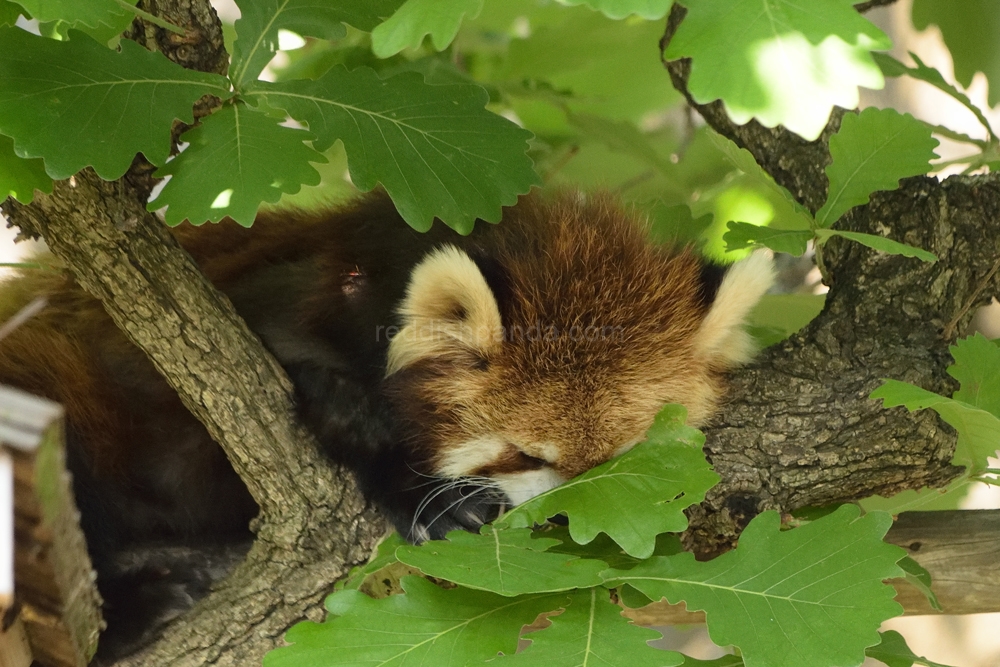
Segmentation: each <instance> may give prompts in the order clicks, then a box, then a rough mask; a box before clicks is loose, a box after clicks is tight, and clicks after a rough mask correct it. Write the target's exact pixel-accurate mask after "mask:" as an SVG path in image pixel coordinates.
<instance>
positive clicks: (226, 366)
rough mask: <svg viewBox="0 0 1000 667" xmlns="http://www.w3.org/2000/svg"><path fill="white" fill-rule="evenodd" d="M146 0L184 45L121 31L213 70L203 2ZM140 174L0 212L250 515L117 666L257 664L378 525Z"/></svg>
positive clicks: (90, 183)
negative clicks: (222, 562)
mask: <svg viewBox="0 0 1000 667" xmlns="http://www.w3.org/2000/svg"><path fill="white" fill-rule="evenodd" d="M153 4H154V2H150V3H148V4H147V6H146V7H145V8H146V9H148V10H152V11H155V12H158V13H159V14H160V15H162V16H164V17H165V18H167V19H168V20H170V21H171V22H173V23H175V24H177V25H181V26H183V27H185V28H186V29H187V31H188V32H187V37H186V38H184V39H181V40H178V39H176V37H177V36H176V35H173V34H172V33H169V32H166V31H162V30H160V29H158V28H153V29H151V30H146V29H145V27H143V28H141V29H135V30H134V31H133V34H134V35H135V36H140V37H141V38H142V39H143V41H145V43H146V44H147V46H152V45H153V42H155V43H156V44H157V48H159V50H161V51H163V52H164V53H165V54H166V55H167V56H168V57H171V58H174V59H176V60H179V61H180V62H182V64H185V65H187V66H196V67H198V68H199V69H209V70H213V71H219V68H220V63H221V62H223V61H222V60H221V59H220V58H223V57H224V56H225V52H224V51H221V56H220V55H219V54H220V49H221V30H220V26H219V25H218V18H217V17H216V15H215V12H214V10H212V9H211V6H210V5H209V3H208V1H207V0H176V1H171V2H166V1H164V0H155V5H156V6H155V7H153V6H151V5H153ZM206 21H208V22H210V23H205V22H206ZM188 42H191V44H188ZM202 42H204V44H203V43H202ZM206 44H214V45H215V48H204V47H205V45H206ZM186 47H190V48H186ZM198 54H201V55H200V56H199V55H198ZM223 69H224V67H223ZM205 103H206V104H207V105H209V106H210V105H211V104H212V102H211V100H207V101H205ZM150 173H151V170H150V169H149V167H148V165H145V164H144V163H142V162H140V161H139V160H137V164H136V165H135V166H134V167H133V168H132V169H131V170H130V172H129V173H128V174H126V176H125V177H123V178H122V179H120V180H118V181H114V182H106V181H102V180H101V179H100V178H98V177H97V175H96V174H94V173H93V172H92V171H91V170H89V169H88V170H85V171H83V172H81V173H79V174H77V175H76V176H74V177H73V178H71V179H69V180H68V181H62V182H58V183H56V184H55V187H54V191H53V193H52V195H50V196H39V197H38V198H37V199H36V200H35V202H33V203H32V204H31V205H29V206H23V205H20V204H18V202H16V201H14V200H12V199H11V200H8V201H7V202H6V203H5V205H4V212H5V213H6V215H7V216H8V218H9V219H10V221H11V223H12V224H15V225H17V226H18V227H19V228H20V229H21V232H22V234H26V235H37V236H41V237H42V238H44V240H45V241H46V243H47V244H48V246H49V248H50V249H51V250H52V252H53V253H54V254H55V255H56V256H58V257H59V258H60V259H61V260H63V261H64V262H65V264H66V266H68V267H70V269H71V271H72V273H73V275H74V277H75V279H76V280H77V281H78V282H79V283H80V285H82V286H83V287H84V288H85V289H87V290H88V291H89V292H91V293H92V294H94V295H95V296H97V297H98V298H100V299H101V301H102V303H103V304H104V307H105V309H106V310H107V311H108V313H109V315H110V316H111V317H112V319H113V320H114V321H115V323H116V324H117V325H118V326H119V327H120V328H121V329H122V330H123V331H124V332H125V333H126V334H127V335H128V337H129V339H130V340H131V341H132V342H133V343H135V344H136V345H137V346H138V347H139V348H141V349H142V350H143V351H144V352H145V353H146V354H147V355H148V356H149V358H150V359H151V360H152V361H153V363H154V364H155V366H156V367H157V369H158V370H159V371H160V373H162V374H163V376H164V377H165V378H166V379H167V381H168V382H169V383H170V385H171V386H172V387H173V388H174V389H176V390H177V392H178V394H179V396H180V397H181V400H182V401H183V402H184V404H185V405H186V406H187V407H188V409H189V410H191V412H192V413H194V414H195V416H197V417H198V418H199V419H200V420H201V421H202V422H203V423H204V424H205V426H206V427H207V428H208V431H209V433H211V435H212V437H213V438H214V439H215V440H216V441H217V442H218V443H219V444H220V445H221V446H222V447H223V449H224V450H225V451H226V454H227V455H228V457H229V459H230V461H231V462H232V464H233V466H234V467H235V469H236V471H237V472H238V473H239V475H240V477H241V478H242V479H243V481H244V482H245V483H246V484H247V487H248V488H249V489H250V492H251V494H252V495H253V497H254V499H255V500H256V501H257V503H258V505H259V506H260V508H261V514H260V516H259V517H258V519H257V520H256V523H255V528H256V532H257V539H256V541H255V543H254V545H253V547H252V548H251V550H250V552H249V554H248V555H247V558H246V560H245V561H244V562H243V564H242V565H240V566H239V567H238V568H237V569H236V571H235V572H234V573H233V574H232V575H231V576H230V577H229V578H228V579H226V581H225V582H224V583H223V584H222V585H221V586H220V588H219V589H218V590H217V591H215V592H213V593H212V594H211V595H210V596H209V597H207V598H206V599H204V600H202V601H201V602H200V603H199V604H198V605H197V606H196V607H195V608H194V609H193V610H192V611H191V612H190V613H188V614H187V615H185V616H184V617H183V619H181V621H180V622H178V623H175V624H173V625H172V626H170V627H169V628H168V630H167V632H166V634H165V636H164V637H163V639H162V640H161V641H159V642H158V643H156V644H154V645H153V646H151V647H149V648H148V649H147V650H145V651H142V652H141V653H139V654H137V655H134V656H132V657H130V658H129V659H127V660H125V661H123V662H121V663H119V664H123V665H137V666H138V665H150V664H154V665H191V666H192V667H194V666H196V665H197V666H201V665H205V664H218V665H245V664H253V663H259V661H260V659H261V657H262V656H263V654H264V653H265V652H266V651H268V650H270V649H271V648H273V647H274V646H275V645H276V644H277V643H278V642H280V640H281V636H282V634H283V633H284V631H285V630H286V629H287V628H288V626H289V625H291V624H292V623H294V622H295V621H297V620H300V619H302V618H304V617H307V616H312V617H314V618H315V617H317V616H318V615H321V614H322V609H321V606H320V600H321V599H322V597H323V596H324V595H325V594H326V593H328V592H329V590H330V588H331V585H332V582H334V581H335V580H336V579H338V578H339V577H341V576H343V575H344V574H345V573H346V572H347V571H348V570H349V569H350V568H351V567H352V566H354V565H356V564H358V563H361V562H364V561H365V560H366V559H367V557H368V555H369V554H370V553H371V551H372V548H373V547H374V545H375V543H376V542H377V540H378V538H379V537H380V536H381V535H382V534H384V533H385V530H386V525H385V523H384V521H383V520H382V519H381V517H380V516H379V515H378V514H377V512H376V511H375V510H374V508H372V507H371V506H369V505H368V504H367V503H366V502H365V500H364V499H363V498H362V496H361V495H360V493H359V491H358V489H357V487H356V485H355V484H354V480H353V478H352V477H351V476H350V474H349V473H347V472H346V471H345V470H342V469H339V468H337V467H334V466H332V465H331V464H330V463H329V462H328V461H327V459H325V458H324V457H323V456H322V455H321V454H320V453H319V449H318V447H317V445H316V443H315V441H314V439H313V437H312V436H311V435H310V433H309V432H308V431H307V430H306V429H305V428H304V427H303V426H302V425H301V424H299V423H298V421H297V419H296V416H295V411H294V405H293V400H292V393H291V383H290V382H289V380H288V378H287V377H286V376H285V374H284V371H283V370H282V369H281V367H280V366H279V365H278V363H277V362H276V361H275V360H274V359H273V358H272V357H271V355H270V354H269V353H268V352H267V351H266V350H265V349H264V347H263V346H262V345H261V343H260V340H259V339H258V338H257V337H256V336H255V335H254V334H253V333H252V332H251V331H250V330H249V329H248V328H247V327H246V324H245V323H244V322H243V321H242V319H240V318H239V316H238V315H237V314H236V312H235V310H234V309H233V307H232V305H231V304H230V303H229V300H228V299H227V298H226V297H225V296H224V295H222V294H220V293H219V292H217V291H216V290H215V289H214V288H213V287H212V285H211V284H210V283H209V282H208V281H207V280H206V279H205V278H204V277H203V276H202V275H201V273H200V272H199V270H198V268H197V266H196V265H195V264H194V262H193V260H192V259H191V258H190V256H188V255H187V253H186V252H184V251H183V250H182V249H181V248H180V247H179V246H178V244H177V243H176V242H175V241H174V239H173V237H172V236H171V235H170V234H169V232H168V231H167V229H166V228H165V227H164V225H163V224H162V223H161V222H160V221H159V220H158V219H157V218H156V217H155V216H154V215H153V214H151V213H149V212H147V211H146V209H145V202H146V199H147V196H148V192H149V185H150V184H151V179H150Z"/></svg>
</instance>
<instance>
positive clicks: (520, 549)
mask: <svg viewBox="0 0 1000 667" xmlns="http://www.w3.org/2000/svg"><path fill="white" fill-rule="evenodd" d="M557 544H559V540H553V539H549V538H532V536H531V530H530V529H528V528H523V529H511V530H497V529H495V528H493V527H492V526H484V527H483V529H482V534H480V535H475V534H473V533H467V532H465V531H458V530H456V531H452V532H451V533H448V537H447V539H445V540H434V541H431V542H424V543H423V544H421V545H420V546H404V547H400V548H399V549H397V550H396V557H397V558H398V559H399V560H400V561H401V562H403V563H406V564H407V565H410V566H412V567H415V568H418V569H419V570H420V571H421V572H423V573H424V574H426V575H429V576H432V577H438V578H439V579H447V580H448V581H451V582H454V583H456V584H459V585H461V586H465V587H466V588H475V589H477V590H482V591H490V592H493V593H499V594H500V595H507V596H512V595H522V594H524V593H548V592H555V591H566V590H569V589H571V588H582V587H586V586H597V585H598V584H600V583H601V582H602V581H603V579H601V576H600V573H601V572H602V571H603V570H606V569H607V564H606V563H604V562H603V561H600V560H593V559H584V558H577V557H576V556H568V555H566V554H559V553H548V552H546V551H545V549H546V548H548V547H550V546H553V545H557Z"/></svg>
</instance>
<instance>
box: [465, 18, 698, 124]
mask: <svg viewBox="0 0 1000 667" xmlns="http://www.w3.org/2000/svg"><path fill="white" fill-rule="evenodd" d="M489 6H490V5H489V4H487V9H486V10H484V11H488V9H489ZM550 6H551V7H553V8H556V9H558V11H559V14H557V15H555V17H554V18H552V20H551V21H548V22H542V23H541V25H539V26H538V27H537V29H536V28H535V22H534V19H532V23H531V26H532V32H531V35H530V36H529V37H528V38H527V39H515V40H513V41H512V42H511V43H510V47H509V48H508V50H507V56H506V58H505V59H504V61H503V64H502V65H501V66H500V67H499V68H497V70H495V71H494V72H493V73H492V75H493V78H492V81H493V82H495V83H498V84H508V87H510V86H509V83H510V82H525V81H528V82H531V83H532V84H533V85H534V87H535V88H536V89H541V90H547V89H548V90H551V91H552V92H553V93H556V94H557V97H556V99H558V100H560V102H561V103H562V104H565V106H567V107H569V108H570V109H571V110H572V111H574V112H587V113H590V114H592V115H595V116H603V117H605V118H613V119H618V120H628V121H631V122H633V123H641V122H642V119H643V117H644V116H645V115H646V114H648V113H650V112H656V113H659V112H660V111H661V110H662V109H664V108H666V107H667V106H668V105H670V104H671V103H672V102H676V101H677V99H678V93H677V91H675V90H674V89H673V87H672V86H671V85H670V79H669V77H667V78H665V77H664V76H663V66H662V65H661V64H660V63H659V61H658V60H657V58H656V57H655V56H654V57H650V55H649V53H648V52H647V51H646V50H645V49H643V48H634V49H632V48H622V45H623V44H635V45H641V44H656V43H657V41H658V40H659V39H660V37H662V36H663V26H662V25H660V24H659V23H657V22H653V21H614V20H612V19H609V18H607V17H606V16H604V15H603V14H600V13H598V12H593V11H590V10H588V9H587V8H586V7H558V5H550ZM532 16H534V15H532ZM654 48H655V47H654ZM519 113H520V112H519Z"/></svg>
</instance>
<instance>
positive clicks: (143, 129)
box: [0, 28, 229, 180]
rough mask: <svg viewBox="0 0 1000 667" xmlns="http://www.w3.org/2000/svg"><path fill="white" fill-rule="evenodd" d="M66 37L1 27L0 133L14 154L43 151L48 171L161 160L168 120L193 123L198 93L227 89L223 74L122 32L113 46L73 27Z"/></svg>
mask: <svg viewBox="0 0 1000 667" xmlns="http://www.w3.org/2000/svg"><path fill="white" fill-rule="evenodd" d="M70 34H71V38H70V40H69V41H67V42H60V41H56V40H52V39H45V38H43V37H37V36H35V35H32V34H30V33H28V32H26V31H24V30H21V29H19V28H0V133H2V134H5V135H7V136H9V137H12V138H13V139H14V145H15V147H16V150H17V153H18V155H21V156H23V157H42V158H45V170H46V172H48V174H49V175H50V176H51V177H52V178H57V179H60V178H68V177H69V176H71V175H73V174H75V173H76V172H78V171H80V170H81V169H83V168H84V167H87V166H92V167H94V170H95V171H96V172H97V174H98V175H99V176H100V177H101V178H104V179H107V180H113V179H116V178H118V177H119V176H121V175H122V174H124V173H125V170H126V169H128V167H129V165H130V164H131V163H132V160H133V159H134V158H135V154H136V153H140V152H141V153H142V154H143V155H145V156H146V159H148V160H149V161H150V162H152V163H153V164H157V165H162V164H163V163H164V162H165V161H166V159H167V156H168V155H169V151H170V130H171V126H172V125H173V121H174V120H175V119H177V120H180V121H182V122H185V123H190V122H193V120H194V117H193V115H192V113H191V107H192V105H193V104H194V103H195V101H197V100H198V98H200V97H201V96H202V95H206V94H212V95H217V96H219V97H223V98H225V97H228V96H229V83H228V81H227V80H226V79H225V78H223V77H221V76H217V75H215V74H205V73H202V72H194V71H192V70H187V69H184V68H183V67H181V66H180V65H175V64H174V63H172V62H170V61H169V60H167V59H166V58H165V57H163V55H161V54H159V53H153V52H151V51H147V50H146V49H144V48H142V47H141V46H139V45H138V44H136V43H135V42H132V41H129V40H124V41H122V44H121V52H120V53H118V52H115V51H112V50H111V49H108V48H107V47H105V46H103V45H101V44H99V43H97V42H95V41H94V40H93V39H91V38H90V37H87V36H85V35H83V34H82V33H78V32H71V33H70Z"/></svg>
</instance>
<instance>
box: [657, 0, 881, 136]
mask: <svg viewBox="0 0 1000 667" xmlns="http://www.w3.org/2000/svg"><path fill="white" fill-rule="evenodd" d="M684 5H685V6H686V7H687V8H688V13H687V16H686V17H685V18H684V21H683V22H682V23H681V25H680V27H679V28H678V30H677V34H676V35H674V37H673V39H672V40H671V42H670V45H669V46H668V47H667V50H666V53H665V57H666V58H668V59H670V60H674V59H677V58H684V57H688V58H691V59H692V60H691V76H690V79H689V81H688V90H690V92H691V94H692V95H693V96H694V98H695V99H696V100H697V101H698V102H700V103H703V104H705V103H708V102H711V101H713V100H716V99H721V100H722V101H723V104H724V105H725V107H726V111H727V112H728V113H729V116H730V117H731V118H732V119H733V120H734V121H735V122H737V123H740V124H742V123H746V122H747V121H749V120H750V119H751V118H756V119H757V120H758V121H760V123H761V124H763V125H765V126H767V127H774V126H776V125H784V126H785V127H786V128H788V129H789V130H791V131H793V132H796V133H798V134H800V135H802V136H803V137H805V138H806V139H815V138H816V137H818V136H819V134H820V132H821V131H822V130H823V127H824V126H825V125H826V122H827V120H828V118H829V116H830V110H831V109H832V108H833V106H834V105H837V106H840V107H844V108H846V109H853V108H854V107H856V106H857V105H858V86H865V87H866V88H881V87H882V85H883V78H882V72H881V71H880V70H879V68H878V66H876V65H875V63H874V62H873V61H872V58H871V53H870V52H871V51H872V50H887V49H889V48H890V47H891V46H892V42H891V41H890V40H889V38H888V37H886V36H885V34H883V33H882V31H881V30H879V29H878V28H876V27H875V26H874V25H873V24H872V23H871V22H870V21H868V19H866V18H865V17H863V16H862V15H861V14H859V13H858V12H857V11H856V10H855V9H854V7H853V2H851V0H811V1H810V2H807V3H803V2H796V1H795V0H737V1H735V2H734V1H733V0H687V2H685V3H684Z"/></svg>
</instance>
